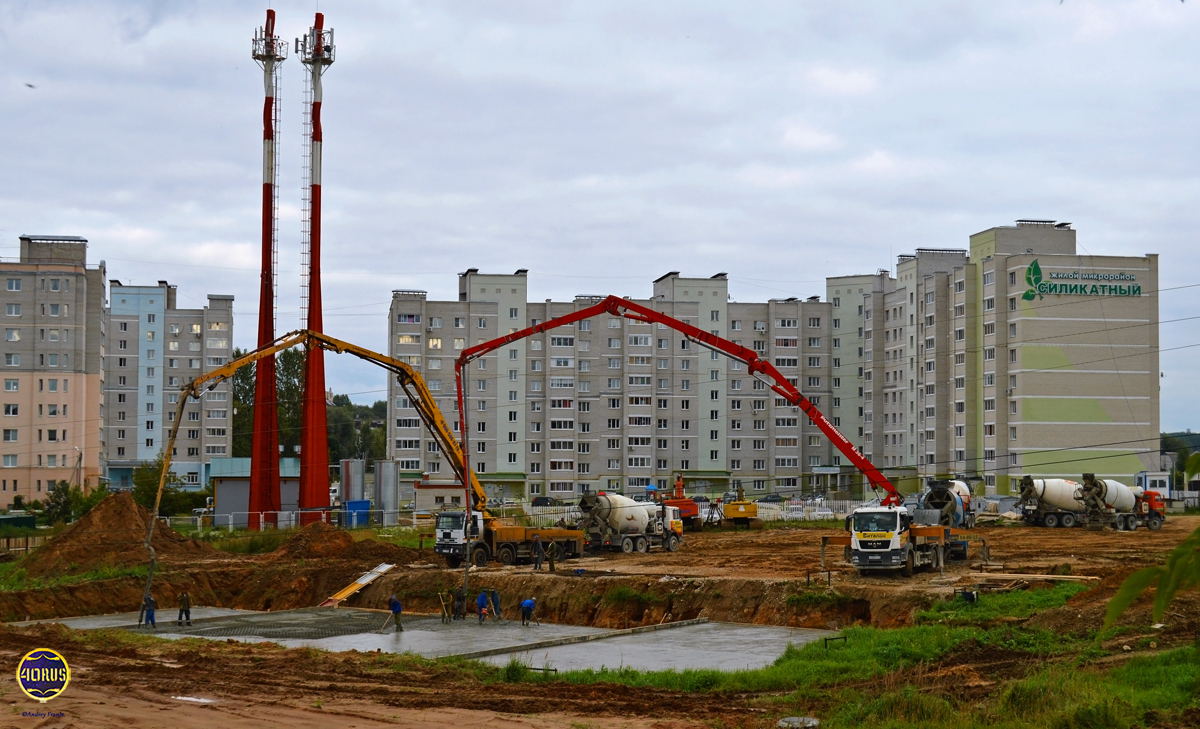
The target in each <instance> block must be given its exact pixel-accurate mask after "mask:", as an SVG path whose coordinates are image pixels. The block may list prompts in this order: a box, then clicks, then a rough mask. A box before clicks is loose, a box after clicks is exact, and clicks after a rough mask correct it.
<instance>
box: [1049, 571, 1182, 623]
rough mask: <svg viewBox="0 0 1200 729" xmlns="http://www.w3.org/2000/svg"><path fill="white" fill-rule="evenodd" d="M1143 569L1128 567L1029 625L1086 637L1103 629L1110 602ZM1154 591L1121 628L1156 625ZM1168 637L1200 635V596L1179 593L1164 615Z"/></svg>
mask: <svg viewBox="0 0 1200 729" xmlns="http://www.w3.org/2000/svg"><path fill="white" fill-rule="evenodd" d="M1137 569H1139V567H1125V568H1123V569H1120V570H1118V571H1116V572H1113V573H1111V574H1108V575H1106V576H1105V577H1104V578H1103V579H1101V580H1100V581H1099V582H1096V583H1094V586H1093V587H1092V588H1091V589H1090V590H1087V591H1086V592H1081V593H1079V594H1078V595H1075V596H1073V597H1072V598H1071V599H1070V600H1067V604H1066V605H1063V606H1062V607H1060V608H1054V609H1052V610H1045V611H1042V612H1040V613H1038V614H1036V615H1034V616H1033V617H1031V618H1030V619H1029V621H1028V622H1027V623H1026V625H1027V626H1029V627H1033V628H1041V629H1043V630H1050V631H1054V632H1058V633H1070V634H1075V635H1084V634H1086V633H1088V632H1089V631H1092V630H1099V629H1100V627H1101V626H1102V625H1103V624H1104V619H1105V616H1106V614H1107V611H1108V601H1109V600H1110V599H1111V598H1112V596H1113V595H1115V594H1117V590H1119V589H1120V587H1121V584H1122V583H1124V582H1125V579H1126V578H1127V577H1129V575H1130V574H1132V573H1133V572H1134V571H1135V570H1137ZM1153 613H1154V589H1153V588H1151V589H1149V590H1146V591H1145V592H1143V593H1142V594H1141V595H1139V596H1138V599H1137V600H1135V601H1134V602H1133V604H1132V605H1130V606H1129V609H1128V610H1126V611H1125V612H1124V614H1122V615H1121V617H1120V618H1118V619H1117V625H1118V626H1124V627H1133V628H1148V627H1149V626H1150V625H1151V624H1152V623H1154V614H1153ZM1163 623H1164V624H1166V625H1167V628H1166V629H1165V630H1164V631H1163V632H1164V633H1167V634H1180V635H1196V634H1197V633H1198V632H1200V594H1198V593H1197V592H1195V591H1192V590H1188V591H1183V592H1179V593H1177V594H1176V595H1175V599H1174V600H1173V601H1172V603H1171V605H1170V606H1169V607H1168V608H1167V612H1166V614H1165V615H1164V616H1163Z"/></svg>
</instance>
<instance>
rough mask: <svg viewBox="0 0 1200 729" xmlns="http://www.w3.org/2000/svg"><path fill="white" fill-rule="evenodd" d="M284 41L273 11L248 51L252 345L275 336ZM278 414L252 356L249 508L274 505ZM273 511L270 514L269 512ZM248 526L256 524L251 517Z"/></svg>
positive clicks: (266, 373)
mask: <svg viewBox="0 0 1200 729" xmlns="http://www.w3.org/2000/svg"><path fill="white" fill-rule="evenodd" d="M287 51H288V48H287V44H286V43H284V42H283V41H281V40H280V39H279V36H277V35H275V11H274V10H268V11H267V23H266V25H265V26H263V27H261V28H259V29H258V30H257V31H256V32H255V34H254V45H253V50H252V52H251V55H252V56H253V57H254V60H255V61H257V62H258V65H259V66H260V67H261V68H262V70H263V89H264V92H265V100H264V101H263V181H262V274H261V276H262V280H261V282H260V285H259V289H258V346H260V347H263V346H266V345H268V344H270V343H271V342H272V341H274V339H275V265H276V263H277V260H276V259H277V255H278V254H277V251H278V248H277V243H276V225H275V219H276V212H275V211H276V199H277V198H276V191H275V179H276V173H277V170H278V161H277V157H276V154H275V151H276V150H275V130H276V129H277V128H278V127H279V105H278V104H276V103H275V97H276V93H277V90H278V86H279V64H281V63H283V61H284V60H285V59H286V58H287ZM278 451H279V416H278V413H277V412H276V390H275V358H274V357H266V358H264V359H261V360H259V361H258V363H257V364H256V365H255V370H254V430H253V445H252V448H251V454H252V458H251V459H250V464H251V466H250V503H249V510H250V511H252V512H254V511H257V512H275V511H279V509H280V494H279V454H278ZM272 516H273V515H272ZM250 526H251V528H255V527H257V526H258V524H257V523H255V522H254V520H251V523H250Z"/></svg>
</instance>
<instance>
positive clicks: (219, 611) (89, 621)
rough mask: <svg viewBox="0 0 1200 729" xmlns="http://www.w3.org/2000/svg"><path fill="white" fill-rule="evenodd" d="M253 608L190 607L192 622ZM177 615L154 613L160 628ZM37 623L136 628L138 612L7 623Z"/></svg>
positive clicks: (244, 612)
mask: <svg viewBox="0 0 1200 729" xmlns="http://www.w3.org/2000/svg"><path fill="white" fill-rule="evenodd" d="M255 612H256V611H254V610H234V609H232V608H216V607H194V608H192V622H193V623H195V622H196V621H198V620H203V619H206V618H224V617H229V616H233V615H253V614H255ZM178 616H179V608H174V609H170V608H168V609H163V608H159V610H158V611H157V612H156V613H155V622H157V623H158V625H159V626H160V627H162V628H167V627H169V626H172V625H175V619H176V618H177V617H178ZM39 623H60V624H62V625H65V626H67V627H68V628H75V629H77V630H94V629H96V628H136V627H137V624H138V612H137V611H136V610H135V611H133V612H131V613H112V614H110V615H87V616H84V617H80V618H55V619H53V620H30V621H28V622H21V623H9V625H37V624H39Z"/></svg>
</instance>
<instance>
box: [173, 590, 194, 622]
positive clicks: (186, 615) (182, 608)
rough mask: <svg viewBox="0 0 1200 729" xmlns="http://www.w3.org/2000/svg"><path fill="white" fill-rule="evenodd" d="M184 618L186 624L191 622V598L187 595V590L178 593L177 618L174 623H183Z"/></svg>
mask: <svg viewBox="0 0 1200 729" xmlns="http://www.w3.org/2000/svg"><path fill="white" fill-rule="evenodd" d="M185 620H186V621H187V624H188V625H191V624H192V598H190V597H188V594H187V590H184V591H183V592H182V593H181V594H180V595H179V619H178V620H177V621H176V623H178V624H179V625H183V621H185Z"/></svg>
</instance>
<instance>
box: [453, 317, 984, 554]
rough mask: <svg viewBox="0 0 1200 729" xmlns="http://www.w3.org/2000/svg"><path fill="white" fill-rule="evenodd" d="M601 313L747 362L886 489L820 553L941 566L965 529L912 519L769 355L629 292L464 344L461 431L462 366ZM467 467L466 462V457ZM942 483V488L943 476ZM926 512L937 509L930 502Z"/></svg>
mask: <svg viewBox="0 0 1200 729" xmlns="http://www.w3.org/2000/svg"><path fill="white" fill-rule="evenodd" d="M604 314H608V315H611V316H617V317H621V318H624V319H629V320H631V321H636V322H642V323H644V324H658V325H660V326H663V327H666V328H668V329H673V330H675V331H677V332H679V333H681V334H683V335H684V337H686V338H687V339H688V340H689V341H691V342H695V343H696V344H697V345H699V346H702V347H705V348H706V349H709V350H711V351H714V352H719V353H720V354H722V355H724V356H726V357H729V358H730V359H733V360H735V361H737V362H741V363H743V364H744V365H745V367H746V370H747V372H749V374H750V375H751V376H753V377H756V378H758V379H760V380H762V381H764V382H765V384H766V385H767V387H768V388H769V389H770V390H772V391H774V392H775V394H777V395H779V396H780V397H782V398H784V399H785V400H786V401H787V402H788V403H789V404H790V405H792V406H795V407H798V408H799V409H800V410H801V411H803V412H804V414H805V415H807V416H808V418H809V420H810V421H811V422H812V423H813V424H814V425H816V426H817V428H819V429H820V430H821V432H822V433H824V434H825V437H826V438H828V439H829V441H830V442H831V443H832V444H833V446H834V447H835V448H837V449H838V451H839V452H840V453H842V455H844V456H846V458H847V459H849V460H850V462H851V463H853V464H854V466H855V467H856V468H858V470H859V471H861V472H862V473H863V475H864V476H865V477H866V478H867V481H868V482H869V483H870V485H871V488H872V489H873V490H875V491H876V492H878V491H880V490H882V491H883V492H884V496H883V497H882V498H881V499H880V502H879V505H878V506H873V507H862V508H860V509H857V510H855V512H854V513H853V514H851V515H850V517H849V518H847V520H846V529H847V531H848V532H849V534H848V535H847V536H845V537H822V555H823V554H824V549H825V545H826V544H827V543H831V544H838V545H843V546H845V548H846V549H845V553H846V554H845V556H846V558H847V560H848V561H850V562H851V563H852V564H854V565H855V566H857V567H858V569H859V571H860V572H862V573H868V572H870V571H873V570H900V572H901V573H902V574H904V575H905V576H910V575H911V574H912V573H913V572H914V571H915V570H916V569H917V568H919V567H922V566H927V565H928V566H940V565H941V564H942V563H943V560H944V556H945V554H946V551H947V549H948V548H949V547H950V546H951V544H952V543H953V540H954V539H955V538H956V537H959V536H961V532H960V530H958V529H955V528H954V526H953V525H947V524H944V523H941V521H939V520H937V519H936V518H935V519H933V523H932V524H928V525H925V524H917V523H914V519H913V518H912V517H910V515H909V513H908V511H907V509H905V508H904V506H903V505H902V503H901V502H902V501H903V498H902V496H901V494H900V492H899V491H898V490H897V489H896V487H895V486H893V485H892V483H891V482H890V481H888V479H887V478H886V477H885V476H884V475H883V474H882V473H880V472H879V469H877V468H875V466H874V465H873V464H872V463H871V462H870V461H869V460H867V458H866V457H865V456H863V455H862V453H860V452H859V450H858V449H857V448H855V447H854V444H852V443H851V442H850V441H849V440H848V439H847V438H846V436H844V435H842V433H841V431H839V430H838V429H837V428H836V427H834V425H833V423H832V422H830V421H829V419H828V418H826V417H825V416H824V415H823V414H822V413H821V411H820V410H819V409H817V407H816V406H815V405H813V403H812V401H810V400H809V399H808V398H806V397H805V396H804V395H803V394H801V393H800V391H799V390H798V389H796V386H795V385H793V384H792V383H791V382H790V381H788V379H787V378H786V377H784V376H783V375H782V374H780V372H779V371H778V370H777V369H775V367H774V366H773V365H772V364H771V363H770V362H768V361H766V360H765V359H762V358H761V357H759V355H758V354H757V353H756V352H755V351H754V350H751V349H748V348H746V347H743V346H741V345H740V344H735V343H734V342H731V341H729V340H728V339H724V338H722V337H720V336H717V335H716V334H712V333H710V332H706V331H704V330H703V329H699V328H697V327H694V326H692V325H691V324H688V323H686V322H682V321H680V320H678V319H675V318H674V317H671V316H668V315H666V314H664V313H662V312H660V311H656V310H654V309H651V308H649V307H646V306H643V305H641V304H638V303H636V302H634V301H630V300H629V299H623V298H620V297H617V296H608V297H606V298H605V299H603V300H602V301H599V302H597V303H596V304H593V305H592V306H589V307H585V308H583V309H580V310H578V311H574V312H571V313H570V314H565V315H563V316H560V317H556V318H554V319H549V320H547V321H545V322H542V323H539V324H535V325H534V326H531V327H527V328H525V329H521V330H519V331H516V332H512V333H510V334H506V335H503V336H500V337H496V338H495V339H492V340H489V341H486V342H482V343H480V344H477V345H475V346H473V347H468V348H466V349H464V350H463V351H462V353H461V354H459V356H458V359H457V360H456V361H455V363H454V374H455V384H456V389H457V393H458V416H459V423H460V428H461V432H463V433H466V432H467V408H466V407H465V406H464V397H463V373H464V372H465V371H466V370H467V366H468V365H469V364H470V363H471V361H472V360H475V359H478V358H479V357H482V356H484V355H486V354H489V353H491V352H494V351H496V350H497V349H499V348H501V347H503V346H505V345H508V344H512V343H514V342H519V341H521V340H522V339H525V338H527V337H530V336H533V335H535V334H540V333H541V332H545V331H549V330H551V329H555V328H558V327H562V326H567V325H570V324H574V323H575V322H578V321H582V320H584V319H590V318H591V317H594V316H600V315H604ZM463 468H466V461H465V456H464V461H463ZM938 490H939V492H940V491H941V490H942V489H941V488H940V483H939V489H938ZM747 504H749V506H751V507H754V506H756V505H755V504H751V503H749V502H746V501H745V497H744V496H742V495H740V494H739V496H738V500H737V501H734V502H730V503H729V504H727V505H726V509H725V512H724V513H725V517H726V518H735V517H741V518H746V519H748V518H749V510H748V509H747V508H746V505H747ZM731 506H732V507H734V510H733V511H731V510H730V508H729V507H731ZM738 506H741V507H742V511H737V507H738ZM928 511H929V512H930V514H931V515H932V512H933V509H929V510H928Z"/></svg>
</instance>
